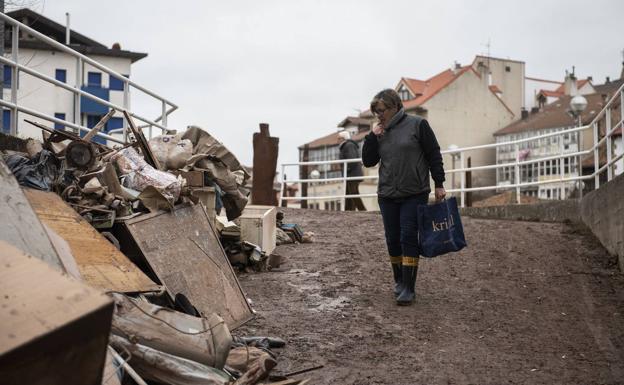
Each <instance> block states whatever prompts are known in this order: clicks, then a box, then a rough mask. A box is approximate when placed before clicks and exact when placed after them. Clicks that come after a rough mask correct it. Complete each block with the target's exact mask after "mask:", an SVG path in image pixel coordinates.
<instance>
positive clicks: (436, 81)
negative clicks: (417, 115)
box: [403, 66, 472, 110]
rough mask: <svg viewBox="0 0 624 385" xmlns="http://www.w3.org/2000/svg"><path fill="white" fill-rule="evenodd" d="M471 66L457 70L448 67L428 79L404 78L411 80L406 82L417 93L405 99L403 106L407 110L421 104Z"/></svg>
mask: <svg viewBox="0 0 624 385" xmlns="http://www.w3.org/2000/svg"><path fill="white" fill-rule="evenodd" d="M471 68H472V67H470V66H465V67H461V68H459V70H456V71H453V70H450V69H448V70H445V71H442V72H440V73H439V74H437V75H435V76H433V77H431V78H429V79H427V80H426V81H422V80H416V79H405V78H404V79H405V80H409V82H407V81H406V83H407V84H408V87H410V90H412V91H413V92H414V93H415V95H416V98H414V99H410V100H406V101H404V102H403V106H404V107H405V109H406V110H409V109H412V108H414V107H417V106H420V105H421V104H423V103H425V102H426V101H427V100H429V99H431V98H432V97H434V96H435V95H436V94H437V93H438V92H440V91H442V90H443V89H444V88H445V87H446V86H448V85H449V84H451V83H452V82H453V81H455V79H457V78H459V77H460V76H461V75H463V74H464V73H466V72H467V71H470V69H471Z"/></svg>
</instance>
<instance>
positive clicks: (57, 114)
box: [54, 112, 65, 131]
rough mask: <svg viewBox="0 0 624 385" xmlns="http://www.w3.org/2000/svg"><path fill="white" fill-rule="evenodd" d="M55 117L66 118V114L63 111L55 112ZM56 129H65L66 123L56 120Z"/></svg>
mask: <svg viewBox="0 0 624 385" xmlns="http://www.w3.org/2000/svg"><path fill="white" fill-rule="evenodd" d="M54 117H55V118H57V119H61V120H65V114H64V113H62V112H55V113H54ZM54 129H55V130H59V131H65V125H64V124H61V123H56V122H54Z"/></svg>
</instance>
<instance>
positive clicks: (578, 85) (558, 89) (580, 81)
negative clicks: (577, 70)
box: [555, 79, 589, 95]
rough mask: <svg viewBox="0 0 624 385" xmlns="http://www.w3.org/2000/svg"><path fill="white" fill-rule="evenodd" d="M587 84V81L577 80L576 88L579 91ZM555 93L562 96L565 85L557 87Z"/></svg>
mask: <svg viewBox="0 0 624 385" xmlns="http://www.w3.org/2000/svg"><path fill="white" fill-rule="evenodd" d="M588 82H589V79H582V80H577V81H576V88H577V89H579V90H580V89H581V88H582V87H583V86H584V85H585V84H587V83H588ZM555 92H559V93H560V94H561V95H563V93H564V92H565V83H562V84H561V85H560V86H559V87H557V89H556V90H555Z"/></svg>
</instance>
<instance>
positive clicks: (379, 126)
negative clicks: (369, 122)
mask: <svg viewBox="0 0 624 385" xmlns="http://www.w3.org/2000/svg"><path fill="white" fill-rule="evenodd" d="M373 133H374V134H375V135H377V136H381V135H383V133H384V126H383V124H382V123H377V124H375V125H374V126H373Z"/></svg>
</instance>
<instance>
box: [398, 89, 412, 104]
mask: <svg viewBox="0 0 624 385" xmlns="http://www.w3.org/2000/svg"><path fill="white" fill-rule="evenodd" d="M399 97H400V98H401V100H403V101H406V100H410V93H409V91H408V90H407V88H405V86H401V88H400V89H399Z"/></svg>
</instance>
